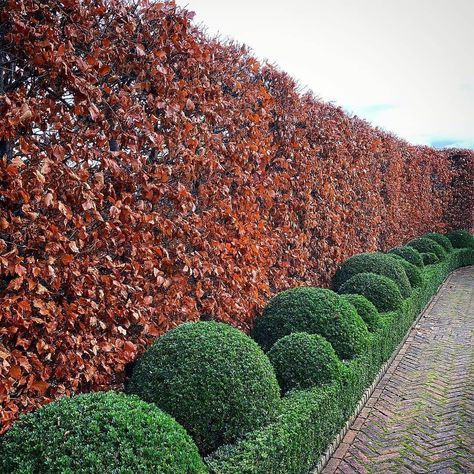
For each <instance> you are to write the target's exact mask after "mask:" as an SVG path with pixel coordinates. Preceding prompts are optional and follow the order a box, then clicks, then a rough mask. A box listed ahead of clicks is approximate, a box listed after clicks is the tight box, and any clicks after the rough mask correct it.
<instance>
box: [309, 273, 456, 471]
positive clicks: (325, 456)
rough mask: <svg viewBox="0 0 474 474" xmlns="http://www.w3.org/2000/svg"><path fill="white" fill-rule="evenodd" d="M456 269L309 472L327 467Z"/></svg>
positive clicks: (440, 286)
mask: <svg viewBox="0 0 474 474" xmlns="http://www.w3.org/2000/svg"><path fill="white" fill-rule="evenodd" d="M456 270H458V268H456V269H454V270H452V271H451V272H450V273H449V274H448V275H447V276H446V278H445V279H444V280H443V282H442V283H441V284H440V285H439V287H438V291H437V292H436V293H435V294H434V295H433V296H432V297H431V299H430V300H429V301H428V303H427V304H426V306H425V307H424V308H423V310H422V311H421V312H420V314H419V315H418V317H417V318H416V319H415V320H414V321H413V323H412V325H411V326H410V328H409V330H408V331H407V333H406V335H405V336H404V338H403V339H402V340H401V341H400V343H399V345H398V346H397V348H396V349H395V350H394V351H393V354H392V356H391V357H390V359H389V360H387V362H385V363H384V364H383V365H382V367H381V368H380V370H379V372H378V374H377V376H376V377H375V379H374V381H373V382H372V383H371V385H370V386H369V387H368V388H367V389H366V390H365V392H364V393H363V395H362V397H361V398H360V400H359V402H358V403H357V406H356V408H355V410H354V411H353V412H352V415H351V416H350V417H349V418H348V420H347V421H346V423H345V424H344V426H343V427H342V428H341V430H340V431H339V433H338V434H337V435H336V436H335V438H334V440H333V441H332V442H331V444H330V445H329V447H328V449H327V450H326V451H325V453H324V454H323V455H322V456H321V457H320V459H319V461H318V463H317V464H316V465H315V466H314V467H312V468H311V469H310V470H309V474H321V472H322V470H323V469H324V468H325V467H326V465H327V463H328V461H329V459H331V457H332V456H333V454H334V453H335V452H336V450H337V448H338V447H339V445H340V444H341V442H342V441H343V439H344V437H345V436H346V434H347V432H348V431H349V428H350V426H351V425H352V423H353V422H354V421H355V420H356V418H357V417H358V416H359V414H360V412H361V411H362V409H363V408H364V407H365V405H366V403H367V402H368V400H369V399H370V397H371V396H372V394H373V393H374V390H375V388H376V386H377V385H378V383H379V382H380V380H382V378H383V377H384V375H385V374H386V373H387V372H388V370H389V369H390V366H391V365H392V364H393V363H394V362H395V361H397V366H398V363H399V362H400V360H401V357H398V356H399V355H400V353H402V354H403V353H404V351H403V352H401V351H402V348H403V346H404V344H405V343H406V342H407V340H408V339H409V338H410V336H411V334H412V331H413V330H414V329H415V327H416V325H417V324H418V322H419V321H420V319H421V318H422V317H423V316H424V315H425V314H426V312H427V311H428V310H429V309H430V308H431V306H433V305H434V304H435V303H436V301H437V300H438V298H439V295H440V292H441V288H442V287H443V285H445V284H446V283H447V282H448V281H449V280H450V279H451V276H452V274H453V273H454V272H455V271H456ZM397 359H398V360H397ZM395 368H396V366H395Z"/></svg>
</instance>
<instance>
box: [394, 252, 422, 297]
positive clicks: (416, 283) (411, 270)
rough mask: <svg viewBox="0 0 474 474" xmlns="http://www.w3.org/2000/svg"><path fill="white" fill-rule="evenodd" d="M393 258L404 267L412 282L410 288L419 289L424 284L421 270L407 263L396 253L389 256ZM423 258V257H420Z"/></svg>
mask: <svg viewBox="0 0 474 474" xmlns="http://www.w3.org/2000/svg"><path fill="white" fill-rule="evenodd" d="M388 255H389V256H390V257H391V258H395V259H397V260H398V262H400V263H401V264H402V265H403V269H404V270H405V273H406V274H407V277H408V280H409V281H410V286H411V287H412V288H419V287H420V286H421V285H422V283H423V277H422V275H421V270H420V269H419V268H418V267H417V266H415V265H413V264H412V263H410V262H407V261H406V260H405V259H404V258H403V257H401V256H400V255H397V254H395V253H393V254H388ZM420 258H421V255H420ZM423 265H424V264H423Z"/></svg>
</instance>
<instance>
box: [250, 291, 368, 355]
mask: <svg viewBox="0 0 474 474" xmlns="http://www.w3.org/2000/svg"><path fill="white" fill-rule="evenodd" d="M294 332H307V333H309V334H319V335H321V336H323V337H324V338H326V339H327V340H328V341H329V342H330V343H331V344H332V346H333V347H334V350H335V351H336V353H337V354H338V356H339V357H340V358H341V359H350V358H352V357H354V356H356V355H357V354H359V353H360V352H361V351H362V350H363V348H364V345H365V343H366V339H367V337H368V332H367V327H366V325H365V323H364V321H363V320H362V319H361V318H360V316H359V315H358V314H357V312H356V311H355V310H354V308H353V307H352V306H351V305H350V304H349V303H347V301H345V300H344V299H343V298H341V297H340V296H339V295H338V294H337V293H334V292H333V291H331V290H326V289H323V288H313V287H298V288H292V289H290V290H286V291H283V292H281V293H279V294H277V295H276V296H274V297H273V298H272V299H271V300H270V301H269V302H268V304H267V305H266V307H265V308H264V310H263V314H262V316H261V317H259V318H256V320H255V324H254V328H253V332H252V336H253V338H254V339H255V340H256V341H257V342H258V343H259V344H260V345H261V346H262V347H263V349H264V350H269V349H270V348H271V347H272V345H273V344H274V343H275V342H276V341H278V339H280V338H282V337H283V336H286V335H288V334H292V333H294Z"/></svg>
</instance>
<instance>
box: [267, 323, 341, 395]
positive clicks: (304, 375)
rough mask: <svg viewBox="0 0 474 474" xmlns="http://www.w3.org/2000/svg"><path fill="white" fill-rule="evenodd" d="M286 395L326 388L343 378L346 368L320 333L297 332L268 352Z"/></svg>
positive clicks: (277, 343) (285, 337)
mask: <svg viewBox="0 0 474 474" xmlns="http://www.w3.org/2000/svg"><path fill="white" fill-rule="evenodd" d="M268 358H269V359H270V362H271V363H272V365H273V368H274V369H275V373H276V376H277V379H278V383H279V384H280V387H281V389H282V392H283V393H285V392H288V391H289V390H292V389H295V390H300V389H307V388H311V387H314V386H320V385H325V384H328V383H331V382H332V381H333V380H336V379H339V378H340V376H341V371H342V369H343V365H342V363H341V361H340V360H339V358H338V357H337V355H336V352H335V351H334V349H333V347H332V346H331V344H330V343H329V342H328V341H326V339H324V337H322V336H320V335H318V334H308V333H306V332H295V333H293V334H289V335H288V336H284V337H282V338H281V339H279V340H278V341H277V342H275V344H274V345H273V347H272V348H271V349H270V351H269V352H268Z"/></svg>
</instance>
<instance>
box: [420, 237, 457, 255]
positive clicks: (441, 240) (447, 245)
mask: <svg viewBox="0 0 474 474" xmlns="http://www.w3.org/2000/svg"><path fill="white" fill-rule="evenodd" d="M423 237H425V238H427V239H431V240H434V241H435V242H436V243H437V244H439V245H441V247H443V248H444V250H446V252H452V250H453V244H452V243H451V241H450V240H449V239H448V238H447V237H446V236H445V235H443V234H439V233H438V232H430V233H429V234H425V235H423Z"/></svg>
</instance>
